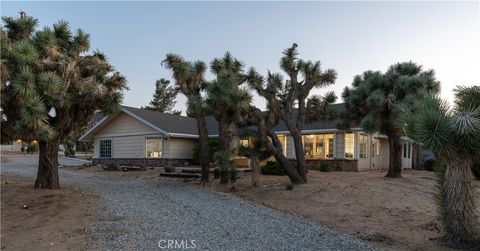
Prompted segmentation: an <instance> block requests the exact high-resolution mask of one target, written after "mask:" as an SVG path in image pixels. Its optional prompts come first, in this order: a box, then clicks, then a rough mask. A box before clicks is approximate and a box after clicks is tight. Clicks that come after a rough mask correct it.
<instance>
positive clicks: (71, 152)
mask: <svg viewBox="0 0 480 251" xmlns="http://www.w3.org/2000/svg"><path fill="white" fill-rule="evenodd" d="M64 146H65V157H75V145H74V144H65V145H64Z"/></svg>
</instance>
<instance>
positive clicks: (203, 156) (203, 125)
mask: <svg viewBox="0 0 480 251" xmlns="http://www.w3.org/2000/svg"><path fill="white" fill-rule="evenodd" d="M196 120H197V130H198V135H199V145H200V154H199V155H200V166H201V168H202V176H201V181H202V182H208V179H209V175H210V168H209V166H208V164H209V162H210V160H209V154H208V130H207V122H206V121H205V117H197V118H196Z"/></svg>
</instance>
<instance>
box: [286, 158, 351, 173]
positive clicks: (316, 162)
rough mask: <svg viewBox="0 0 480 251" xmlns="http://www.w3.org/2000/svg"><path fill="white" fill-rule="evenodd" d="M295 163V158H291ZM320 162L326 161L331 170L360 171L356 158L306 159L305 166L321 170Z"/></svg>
mask: <svg viewBox="0 0 480 251" xmlns="http://www.w3.org/2000/svg"><path fill="white" fill-rule="evenodd" d="M290 161H292V162H293V163H295V159H291V160H290ZM320 162H326V163H327V164H328V167H329V168H330V171H340V172H358V160H356V159H306V160H305V166H306V168H307V169H308V170H317V171H320Z"/></svg>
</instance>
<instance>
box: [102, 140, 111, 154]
mask: <svg viewBox="0 0 480 251" xmlns="http://www.w3.org/2000/svg"><path fill="white" fill-rule="evenodd" d="M111 157H112V140H111V139H101V140H100V158H111Z"/></svg>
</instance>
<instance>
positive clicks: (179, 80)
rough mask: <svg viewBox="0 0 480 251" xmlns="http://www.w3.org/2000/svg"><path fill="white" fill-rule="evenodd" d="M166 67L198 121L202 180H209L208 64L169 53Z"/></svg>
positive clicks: (164, 62) (188, 108) (191, 115)
mask: <svg viewBox="0 0 480 251" xmlns="http://www.w3.org/2000/svg"><path fill="white" fill-rule="evenodd" d="M162 64H165V66H166V68H167V69H169V70H171V71H172V73H173V74H172V75H173V78H174V79H175V85H176V87H177V88H178V89H179V90H180V92H182V94H183V95H185V96H186V97H187V115H188V116H190V117H194V118H195V120H196V121H197V130H198V136H199V137H198V146H199V149H200V151H199V162H200V166H201V169H202V175H201V180H202V181H203V182H208V179H209V175H210V170H209V166H208V164H209V162H210V160H209V151H208V129H207V121H206V119H205V117H206V116H207V114H208V113H207V112H208V110H207V107H206V104H205V99H204V98H203V97H202V93H203V91H204V89H205V81H204V76H205V70H206V68H207V66H206V65H205V63H204V62H202V61H195V62H189V61H186V60H185V59H183V58H182V57H181V56H179V55H176V54H167V56H166V57H165V59H164V60H163V63H162Z"/></svg>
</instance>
